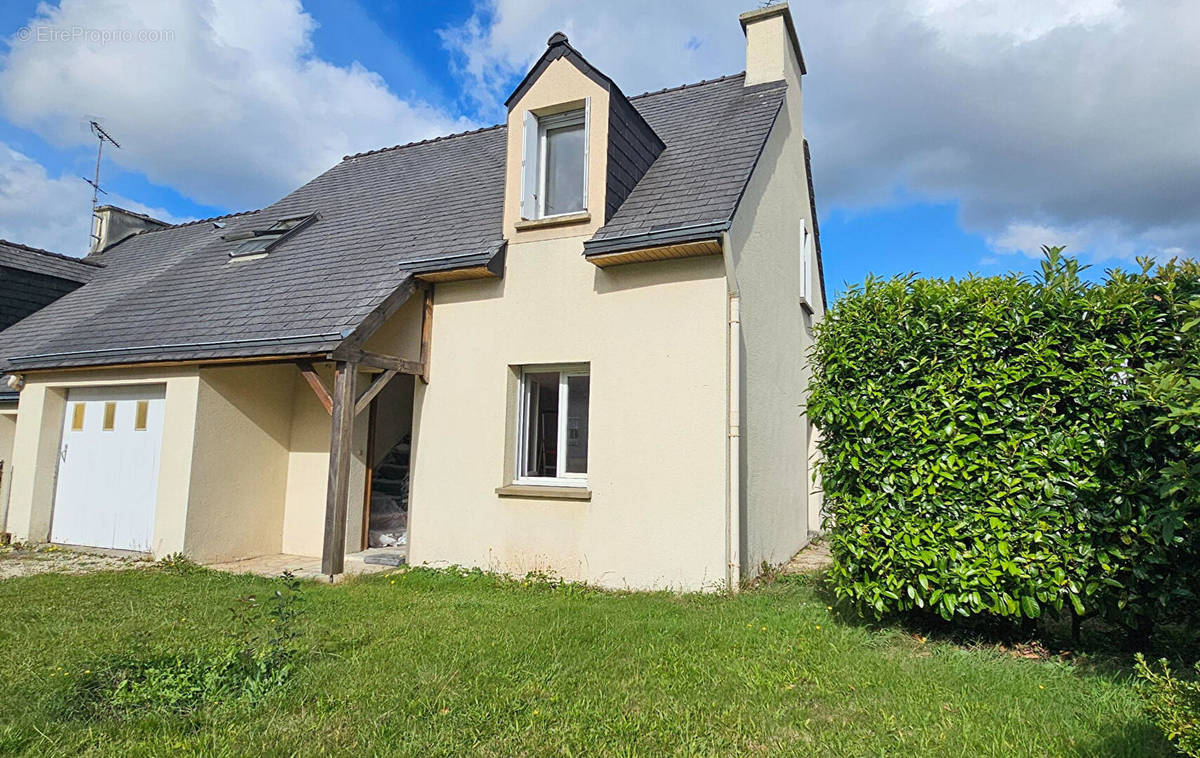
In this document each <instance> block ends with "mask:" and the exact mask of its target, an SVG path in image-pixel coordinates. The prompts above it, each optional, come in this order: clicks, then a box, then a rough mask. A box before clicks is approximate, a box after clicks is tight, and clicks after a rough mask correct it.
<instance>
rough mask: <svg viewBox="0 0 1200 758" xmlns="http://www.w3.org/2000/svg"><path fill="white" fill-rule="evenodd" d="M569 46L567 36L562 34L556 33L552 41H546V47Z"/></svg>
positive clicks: (552, 35) (552, 36)
mask: <svg viewBox="0 0 1200 758" xmlns="http://www.w3.org/2000/svg"><path fill="white" fill-rule="evenodd" d="M565 44H567V35H565V34H563V33H562V32H555V33H554V34H551V35H550V39H548V40H546V47H554V46H555V45H565Z"/></svg>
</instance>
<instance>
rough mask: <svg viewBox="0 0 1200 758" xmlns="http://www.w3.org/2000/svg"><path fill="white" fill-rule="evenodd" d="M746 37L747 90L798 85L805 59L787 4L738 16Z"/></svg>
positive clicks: (770, 6) (769, 6) (771, 6)
mask: <svg viewBox="0 0 1200 758" xmlns="http://www.w3.org/2000/svg"><path fill="white" fill-rule="evenodd" d="M738 20H739V21H741V22H742V31H744V32H745V33H746V86H747V87H749V86H751V85H754V84H762V83H763V82H777V81H780V80H781V79H788V80H790V81H794V82H798V81H799V80H800V77H801V76H802V75H803V74H804V73H805V71H804V56H803V55H802V54H801V52H800V41H799V39H798V38H797V37H796V27H795V25H794V24H793V23H792V12H791V11H790V10H789V9H788V4H787V3H778V4H776V5H768V6H767V7H765V8H759V9H757V10H752V11H746V12H745V13H743V14H742V15H740V16H738Z"/></svg>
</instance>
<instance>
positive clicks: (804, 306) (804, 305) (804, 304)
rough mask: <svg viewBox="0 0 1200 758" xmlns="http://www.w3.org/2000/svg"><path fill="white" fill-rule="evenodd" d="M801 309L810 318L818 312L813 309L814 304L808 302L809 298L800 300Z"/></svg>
mask: <svg viewBox="0 0 1200 758" xmlns="http://www.w3.org/2000/svg"><path fill="white" fill-rule="evenodd" d="M800 308H801V309H802V310H803V311H804V312H805V313H807V314H808V315H809V316H811V315H813V314H814V313H816V312H817V310H816V309H815V308H813V307H812V304H811V303H809V302H808V298H806V297H801V298H800Z"/></svg>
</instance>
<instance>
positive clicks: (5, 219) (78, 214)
mask: <svg viewBox="0 0 1200 758" xmlns="http://www.w3.org/2000/svg"><path fill="white" fill-rule="evenodd" d="M91 194H92V190H91V188H90V187H88V186H87V185H86V184H84V183H83V182H82V181H80V179H79V177H78V176H75V175H74V174H64V175H62V176H58V177H53V176H50V175H48V174H47V173H46V169H45V168H44V167H43V166H42V165H41V164H40V163H38V162H37V161H34V160H33V159H31V158H29V157H27V156H25V155H22V154H21V153H19V152H17V151H16V150H13V149H12V148H10V147H9V146H8V145H5V144H3V143H0V239H6V240H9V241H11V242H20V243H21V244H24V245H32V246H34V247H40V248H44V249H46V250H51V251H53V252H56V253H63V254H67V255H83V254H85V253H86V252H87V249H88V240H89V235H90V234H91V213H90V212H89V208H90V206H91V201H92V198H91ZM105 201H106V202H111V203H113V204H115V205H119V206H121V207H122V208H128V209H129V210H132V211H137V212H138V213H145V214H147V215H149V216H152V217H154V218H157V219H159V220H161V221H166V222H168V223H179V222H180V221H185V220H186V219H183V218H177V217H175V216H173V215H171V214H170V213H168V212H167V211H166V210H165V209H163V208H153V207H150V206H147V205H143V204H142V203H139V202H137V201H135V200H131V199H129V198H126V197H120V196H113V197H111V198H109V197H105Z"/></svg>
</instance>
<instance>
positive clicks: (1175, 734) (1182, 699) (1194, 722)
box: [1137, 654, 1200, 758]
mask: <svg viewBox="0 0 1200 758" xmlns="http://www.w3.org/2000/svg"><path fill="white" fill-rule="evenodd" d="M1137 674H1138V694H1139V695H1140V696H1141V698H1142V702H1143V703H1144V704H1145V708H1146V713H1147V715H1149V716H1150V719H1151V720H1152V721H1153V722H1154V724H1155V726H1157V727H1158V728H1159V729H1161V730H1162V732H1163V734H1165V735H1166V736H1167V739H1169V740H1171V742H1173V743H1174V744H1175V746H1176V747H1177V748H1179V751H1180V752H1182V753H1183V754H1184V755H1187V756H1191V758H1200V663H1197V664H1196V676H1197V679H1193V680H1185V679H1179V678H1177V677H1176V676H1174V675H1172V673H1171V668H1170V667H1169V666H1168V665H1167V662H1166V661H1165V660H1160V661H1159V662H1158V667H1157V668H1155V667H1152V666H1150V665H1149V664H1148V663H1146V659H1145V658H1143V657H1142V656H1141V654H1138V656H1137Z"/></svg>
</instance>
